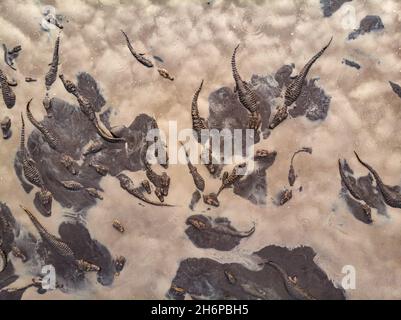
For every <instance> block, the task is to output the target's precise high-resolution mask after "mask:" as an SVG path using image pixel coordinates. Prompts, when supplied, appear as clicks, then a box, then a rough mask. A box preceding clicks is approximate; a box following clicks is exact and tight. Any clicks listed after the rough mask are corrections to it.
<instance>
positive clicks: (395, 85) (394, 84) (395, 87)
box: [389, 81, 401, 98]
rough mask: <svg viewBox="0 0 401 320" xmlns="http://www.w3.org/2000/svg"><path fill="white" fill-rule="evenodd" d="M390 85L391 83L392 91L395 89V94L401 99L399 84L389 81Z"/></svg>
mask: <svg viewBox="0 0 401 320" xmlns="http://www.w3.org/2000/svg"><path fill="white" fill-rule="evenodd" d="M389 83H390V86H391V89H393V91H394V93H395V94H396V95H397V96H398V97H400V98H401V87H400V86H399V85H398V84H396V83H394V82H392V81H389Z"/></svg>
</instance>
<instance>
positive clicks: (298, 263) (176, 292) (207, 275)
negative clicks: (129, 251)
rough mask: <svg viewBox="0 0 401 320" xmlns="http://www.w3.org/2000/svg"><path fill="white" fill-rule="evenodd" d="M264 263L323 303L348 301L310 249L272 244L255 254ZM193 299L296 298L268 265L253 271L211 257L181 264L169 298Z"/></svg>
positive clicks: (190, 260)
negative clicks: (278, 270) (271, 263)
mask: <svg viewBox="0 0 401 320" xmlns="http://www.w3.org/2000/svg"><path fill="white" fill-rule="evenodd" d="M254 254H255V255H256V256H258V257H260V258H261V260H270V261H274V262H275V263H276V264H278V265H279V266H281V267H282V268H283V269H284V270H285V271H286V272H287V274H288V275H289V276H291V277H293V276H296V277H297V279H298V284H299V285H300V286H301V287H302V288H303V289H304V290H305V291H306V292H308V293H309V294H310V295H311V296H313V297H314V298H316V299H322V300H344V299H345V295H344V291H343V290H342V289H339V288H336V287H335V286H334V284H333V283H332V282H331V281H330V280H329V279H328V277H327V275H326V274H325V273H324V271H323V270H322V269H320V268H319V267H318V266H317V265H316V264H315V263H314V262H313V258H314V257H315V256H316V253H315V252H314V251H313V249H312V248H310V247H298V248H295V249H292V250H291V249H288V248H285V247H278V246H275V245H270V246H267V247H265V248H263V249H262V250H260V251H258V252H255V253H254ZM186 294H188V295H189V296H191V297H192V298H193V299H219V300H220V299H227V300H228V299H233V300H234V299H235V300H237V299H241V300H254V299H263V300H280V299H294V297H292V296H291V295H290V294H289V293H288V291H287V289H286V287H285V285H284V282H283V278H282V276H281V274H280V273H278V272H277V270H276V269H274V268H273V267H271V266H270V265H268V264H263V265H261V269H260V270H259V271H252V270H249V269H247V268H245V267H244V266H243V265H241V264H239V263H226V264H222V263H219V262H217V261H215V260H212V259H208V258H199V259H198V258H188V259H186V260H184V261H182V262H181V263H180V266H179V268H178V270H177V273H176V276H175V277H174V279H173V281H172V286H171V288H170V290H169V291H168V293H167V296H168V297H169V298H172V299H176V300H182V299H184V298H185V295H186Z"/></svg>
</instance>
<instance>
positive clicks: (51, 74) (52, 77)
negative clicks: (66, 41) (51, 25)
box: [45, 36, 60, 90]
mask: <svg viewBox="0 0 401 320" xmlns="http://www.w3.org/2000/svg"><path fill="white" fill-rule="evenodd" d="M59 47H60V36H58V37H57V39H56V44H55V45H54V51H53V59H52V62H51V63H50V69H49V71H48V72H47V73H46V76H45V84H46V89H47V90H49V89H50V87H51V86H52V84H53V83H54V81H56V79H57V72H58V64H59V56H58V51H59Z"/></svg>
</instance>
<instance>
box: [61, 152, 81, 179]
mask: <svg viewBox="0 0 401 320" xmlns="http://www.w3.org/2000/svg"><path fill="white" fill-rule="evenodd" d="M60 163H61V164H62V165H63V166H64V168H66V169H67V170H68V172H70V173H71V174H72V175H74V176H75V175H77V174H78V169H76V167H77V166H78V165H77V163H76V162H75V161H74V159H73V158H71V157H70V156H69V155H67V154H62V155H61V158H60Z"/></svg>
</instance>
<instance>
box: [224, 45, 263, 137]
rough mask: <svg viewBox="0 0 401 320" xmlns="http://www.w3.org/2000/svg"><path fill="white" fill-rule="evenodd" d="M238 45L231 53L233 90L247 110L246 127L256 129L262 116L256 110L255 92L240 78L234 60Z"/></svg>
mask: <svg viewBox="0 0 401 320" xmlns="http://www.w3.org/2000/svg"><path fill="white" fill-rule="evenodd" d="M238 48H239V45H237V46H236V47H235V49H234V52H233V55H232V57H231V68H232V72H233V77H234V81H235V91H236V92H237V93H238V99H239V101H240V102H241V104H242V105H243V106H244V107H245V108H246V109H247V110H248V112H249V115H248V126H247V127H248V128H249V129H254V130H258V129H259V127H260V124H261V122H262V118H261V116H260V113H259V111H258V107H257V100H256V93H255V91H254V90H253V88H252V86H251V85H250V84H249V83H247V82H246V81H244V80H242V78H241V76H240V74H239V72H238V69H237V64H236V61H235V58H236V54H237V50H238Z"/></svg>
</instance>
